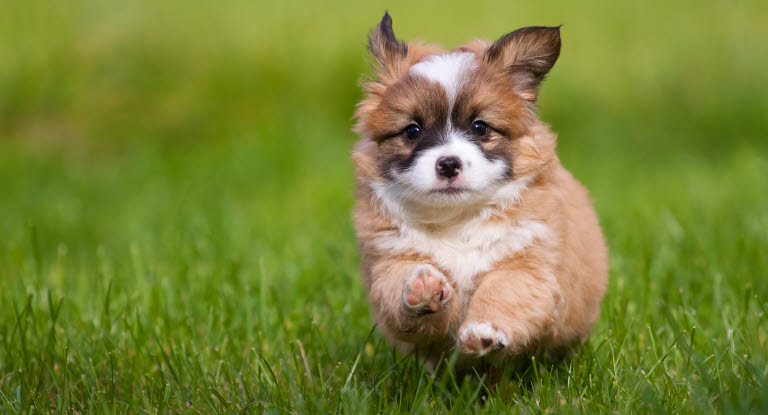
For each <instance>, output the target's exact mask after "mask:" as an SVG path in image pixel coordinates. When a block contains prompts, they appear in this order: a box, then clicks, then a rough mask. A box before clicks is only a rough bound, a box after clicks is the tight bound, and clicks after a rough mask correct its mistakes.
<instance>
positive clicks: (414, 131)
mask: <svg viewBox="0 0 768 415" xmlns="http://www.w3.org/2000/svg"><path fill="white" fill-rule="evenodd" d="M420 135H421V128H419V126H418V125H416V124H411V125H409V126H407V127H405V136H406V137H407V138H408V139H409V140H415V139H417V138H419V136H420Z"/></svg>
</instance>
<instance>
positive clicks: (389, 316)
mask: <svg viewBox="0 0 768 415" xmlns="http://www.w3.org/2000/svg"><path fill="white" fill-rule="evenodd" d="M371 271H372V275H371V277H372V282H371V285H370V289H369V292H368V297H369V299H370V301H371V304H372V306H373V311H374V316H375V318H376V321H377V322H378V323H379V325H380V326H381V328H382V329H383V330H384V332H385V333H386V334H388V335H389V336H390V337H392V338H393V339H396V340H399V341H402V342H406V343H413V344H428V343H430V342H431V341H435V340H438V339H441V338H443V337H445V334H446V332H447V331H448V328H449V327H450V326H451V324H453V327H456V318H457V315H458V310H457V308H458V307H457V306H456V304H457V300H456V295H455V293H454V289H453V287H452V286H451V284H450V282H449V281H448V279H447V278H446V277H445V275H443V273H442V272H440V271H439V270H438V269H437V268H435V267H434V266H433V265H431V264H429V263H426V262H420V261H403V260H397V259H387V260H385V261H382V262H381V263H378V264H376V265H375V266H374V267H373V269H372V270H371Z"/></svg>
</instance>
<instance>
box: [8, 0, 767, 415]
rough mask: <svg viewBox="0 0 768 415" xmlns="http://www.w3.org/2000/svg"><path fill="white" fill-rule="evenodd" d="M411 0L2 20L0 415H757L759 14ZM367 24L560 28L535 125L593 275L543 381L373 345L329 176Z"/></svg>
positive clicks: (405, 31)
mask: <svg viewBox="0 0 768 415" xmlns="http://www.w3.org/2000/svg"><path fill="white" fill-rule="evenodd" d="M275 3H277V2H275ZM411 3H413V2H408V3H406V2H400V3H399V4H394V5H393V4H388V5H386V6H385V5H383V4H382V5H377V4H369V3H366V2H354V3H352V2H350V3H329V4H324V5H321V4H320V3H318V4H300V3H298V2H287V3H280V5H277V4H269V5H262V4H259V3H255V2H246V1H232V2H227V3H226V4H221V5H218V4H217V5H214V3H210V4H208V3H204V2H179V1H161V2H149V1H136V2H129V3H126V4H118V3H110V2H107V3H104V2H96V1H88V0H80V1H77V2H64V1H56V0H48V1H37V0H34V1H32V2H28V3H23V4H22V3H21V2H18V3H12V4H5V5H4V6H3V8H2V9H3V13H2V14H0V413H3V414H5V413H8V414H16V413H18V414H28V413H86V412H89V413H262V412H266V413H285V412H291V413H293V412H296V413H304V412H310V413H327V412H346V413H372V412H403V413H406V412H413V413H430V414H431V413H463V412H479V413H499V412H512V413H518V412H526V413H552V412H554V413H578V412H585V413H596V412H611V413H653V414H662V413H705V414H706V413H756V414H757V413H766V412H768V313H767V311H768V193H766V189H768V132H767V130H766V114H768V101H766V100H765V97H766V85H768V76H767V75H766V74H765V70H764V69H765V68H766V67H768V55H766V54H764V53H762V52H759V51H761V50H763V46H764V45H763V44H762V43H764V42H763V41H762V40H763V39H766V38H768V29H766V27H765V25H764V22H765V21H766V19H767V18H768V10H767V9H768V6H766V4H758V2H757V1H754V2H727V3H716V2H702V3H697V4H685V3H675V2H663V1H660V0H659V1H656V0H654V1H651V2H644V3H642V4H640V3H638V4H637V5H628V4H622V3H615V2H608V1H604V2H597V3H594V4H592V5H590V6H589V7H587V6H586V5H584V4H582V3H577V2H562V3H560V4H541V5H539V4H538V3H537V4H536V5H533V3H531V4H512V3H509V2H504V3H501V4H496V5H493V4H490V3H487V2H482V1H481V2H474V3H472V4H471V5H469V4H467V3H466V2H459V1H449V2H448V3H446V2H441V3H439V4H431V5H430V4H411ZM763 3H764V2H763ZM470 6H471V7H470ZM385 7H387V8H389V10H390V12H391V14H392V15H393V18H394V21H395V31H396V33H397V34H398V35H400V36H401V37H402V38H404V39H410V38H412V37H416V36H418V37H421V38H424V39H426V40H430V41H437V42H440V43H444V44H446V45H455V44H458V43H460V42H463V41H465V40H468V39H469V38H471V37H473V36H481V37H487V38H495V37H497V36H499V35H501V34H503V33H504V32H505V31H509V30H512V29H514V28H517V27H519V26H523V25H533V24H560V23H564V24H565V26H564V29H563V35H564V52H563V55H562V57H561V59H560V61H559V62H558V64H557V65H556V66H555V69H554V71H553V72H552V74H551V76H550V78H549V79H548V81H547V82H546V83H545V85H544V89H543V91H542V97H541V101H540V103H541V116H542V118H543V119H544V120H545V121H547V122H549V123H551V124H552V126H553V129H555V130H556V131H557V132H558V133H559V134H560V144H559V146H560V155H561V158H562V160H563V162H564V164H565V165H566V166H567V167H568V168H570V169H571V170H572V171H573V172H574V173H575V175H576V176H577V177H579V178H580V179H581V180H582V181H583V182H584V183H585V184H586V185H587V186H588V187H589V188H590V190H591V192H592V195H593V198H594V200H595V203H596V207H597V210H598V212H599V214H600V218H601V222H602V225H603V227H604V230H605V234H606V237H607V240H608V244H609V246H610V249H611V257H610V258H611V281H610V287H609V291H608V294H607V296H606V298H605V302H604V304H603V310H602V314H601V317H600V319H599V321H598V323H597V324H596V326H595V328H594V331H593V334H592V336H591V338H590V339H589V341H588V342H587V344H586V345H585V347H584V348H583V349H582V350H581V352H580V353H579V354H578V355H577V356H576V357H574V358H573V359H572V360H570V361H568V362H566V363H565V364H563V365H562V366H559V367H556V368H551V367H549V366H548V365H546V364H544V363H538V362H537V363H534V364H533V365H532V366H530V367H529V368H528V369H527V370H526V371H517V372H515V371H511V370H508V371H506V372H505V373H504V374H503V376H504V377H505V378H506V381H505V382H503V383H502V385H501V386H500V387H498V388H496V389H488V388H487V387H486V382H485V381H484V380H479V379H477V378H476V377H472V376H470V377H467V378H460V377H458V376H454V374H453V373H452V372H450V371H449V372H447V374H446V375H444V376H441V377H433V376H431V375H428V374H427V373H425V371H424V368H423V362H421V361H419V360H418V359H416V358H414V357H413V356H403V355H400V354H398V353H396V352H395V351H394V350H393V348H392V347H391V346H390V345H389V344H388V343H387V342H386V340H385V339H384V338H383V337H382V336H381V334H379V333H378V332H376V331H373V332H372V328H373V322H372V320H371V318H370V316H369V311H368V306H367V304H366V301H365V296H364V292H363V289H362V287H361V284H360V282H359V276H358V272H357V261H358V258H357V253H356V248H355V242H354V237H353V232H352V226H351V222H350V218H349V216H350V215H349V213H350V211H351V206H352V203H353V201H354V200H353V196H352V195H353V177H352V168H351V165H350V163H349V162H348V155H349V152H350V149H351V146H352V143H353V142H354V140H355V137H354V135H353V134H352V133H351V132H350V131H349V130H350V126H351V124H352V121H351V120H350V117H351V114H352V111H353V107H354V103H355V102H356V101H357V100H358V99H359V98H360V92H359V90H358V87H357V81H358V80H359V77H360V74H361V73H363V72H366V71H367V66H366V65H367V64H366V56H365V52H364V39H365V36H366V33H367V30H368V29H369V28H371V27H372V26H373V25H374V24H375V23H376V21H377V20H378V19H379V18H380V17H381V14H382V13H383V10H384V8H385ZM468 7H469V8H468Z"/></svg>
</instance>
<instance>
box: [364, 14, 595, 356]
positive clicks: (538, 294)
mask: <svg viewBox="0 0 768 415" xmlns="http://www.w3.org/2000/svg"><path fill="white" fill-rule="evenodd" d="M387 18H388V16H385V20H384V21H383V22H382V25H383V26H385V27H384V28H385V29H386V19H387ZM388 29H389V32H391V20H390V21H389V27H388ZM380 30H381V27H380ZM521 30H522V29H521ZM533 33H534V35H533V36H530V33H527V32H520V31H516V32H512V34H510V35H507V36H505V37H503V38H502V39H500V40H499V41H498V42H496V43H495V44H493V46H490V43H488V42H484V41H473V42H471V43H469V44H467V45H465V46H462V47H460V48H458V49H457V50H461V51H468V52H471V53H474V54H476V55H477V56H478V61H479V62H481V64H480V65H479V67H478V69H477V71H476V72H475V73H474V74H473V77H472V79H471V80H469V81H468V82H467V84H466V85H465V86H464V87H463V89H462V91H461V92H460V93H459V94H458V96H457V99H456V105H455V106H454V108H453V111H454V112H453V114H452V116H453V117H455V119H458V120H468V122H469V123H471V122H472V121H471V120H472V118H473V117H475V114H477V113H482V114H483V117H484V119H485V120H487V121H488V123H489V124H491V125H494V127H495V128H496V129H497V130H498V132H496V131H494V133H492V135H491V136H490V138H489V139H488V140H487V141H485V142H483V143H482V146H483V148H484V149H485V150H486V151H487V152H491V153H493V154H500V155H503V157H505V159H507V160H509V161H510V164H511V166H512V171H511V172H510V179H513V180H527V181H528V185H527V188H526V190H524V191H523V192H522V193H521V194H520V196H519V198H518V199H517V200H516V201H515V202H514V203H509V204H499V205H493V204H491V205H487V206H475V205H471V206H449V207H445V208H442V209H441V208H435V209H434V211H433V212H431V214H433V215H434V217H442V216H441V215H443V214H444V213H445V212H444V211H450V212H448V214H447V215H446V216H445V218H446V220H444V221H435V222H434V223H430V224H423V226H422V228H420V229H421V230H422V231H423V232H425V233H429V232H432V233H436V232H440V231H441V229H442V228H441V227H446V228H445V229H448V228H449V227H450V226H453V225H455V224H457V223H461V222H462V221H465V220H468V219H470V218H474V217H479V216H478V215H481V214H483V213H484V212H485V213H487V215H486V216H485V217H486V219H485V222H484V223H483V224H481V225H479V226H491V225H494V226H495V225H501V226H515V224H517V223H520V221H523V220H536V221H539V222H541V223H543V224H544V225H546V227H547V229H548V230H549V233H548V234H547V235H546V236H539V237H537V238H536V239H535V240H534V241H533V242H532V243H531V244H530V245H528V246H526V247H525V249H524V250H522V251H517V252H510V253H509V254H508V255H506V256H505V257H504V258H502V259H501V260H499V261H497V262H496V263H495V264H494V265H493V267H492V269H490V270H489V271H487V272H485V273H483V274H482V275H476V276H474V279H473V284H474V287H473V289H472V290H468V291H461V290H460V289H459V287H458V286H457V285H456V283H455V280H454V278H453V277H454V276H452V275H451V274H450V270H448V269H445V268H441V267H440V264H438V263H437V262H436V261H434V260H433V258H430V256H429V255H426V254H425V253H423V252H419V251H418V250H408V251H390V250H386V249H382V248H381V242H382V241H388V240H392V238H399V237H401V236H400V233H401V232H402V229H400V225H399V224H398V221H397V220H394V218H393V217H392V216H391V213H390V212H388V211H387V209H385V208H384V207H383V206H382V203H381V202H380V201H379V200H378V199H377V197H376V195H375V192H374V191H373V189H372V187H371V183H372V182H373V181H376V180H381V179H382V178H383V177H385V176H386V171H385V166H387V165H388V163H389V160H390V159H391V158H392V157H405V156H407V155H408V154H409V152H410V151H412V150H411V148H410V147H409V145H408V144H407V143H406V142H404V140H402V139H401V137H399V136H396V134H397V133H398V130H399V129H401V128H402V125H403V124H404V123H406V122H408V117H409V116H411V117H412V114H414V113H415V112H418V111H422V114H421V115H420V116H421V117H422V118H424V121H423V123H424V125H429V122H430V121H429V118H430V117H435V116H436V114H439V113H441V111H440V110H439V108H440V105H442V104H440V103H441V102H444V100H445V98H444V92H443V91H441V90H440V89H439V88H436V87H435V86H434V85H430V84H429V83H425V82H423V80H422V83H421V84H417V83H415V82H414V80H413V79H412V78H411V77H410V75H409V73H408V68H410V66H412V65H413V64H415V63H416V62H418V61H419V60H421V59H423V57H425V56H428V55H430V54H435V53H441V52H442V51H441V50H440V49H439V48H436V47H434V46H429V45H423V44H415V43H412V44H409V45H407V46H404V45H402V44H400V45H402V47H396V46H393V45H392V44H391V43H390V45H389V46H386V45H382V44H380V43H381V42H387V41H389V42H391V41H393V40H394V36H393V35H392V36H391V38H390V39H388V40H387V39H385V36H382V35H377V34H372V36H371V42H372V47H371V50H372V54H373V55H374V57H375V59H376V61H377V65H378V69H377V72H376V76H377V79H376V80H372V81H370V82H368V83H367V84H366V85H365V87H364V89H365V91H366V92H367V96H366V97H365V99H364V100H363V101H362V102H361V103H360V104H359V106H358V110H357V113H356V115H357V117H358V124H357V127H356V131H357V132H358V133H360V134H361V139H360V141H359V142H358V144H357V145H356V147H355V150H354V152H353V155H352V159H353V162H354V164H355V167H356V173H355V174H356V177H357V183H358V203H357V206H356V208H355V213H354V220H355V225H356V232H357V239H358V244H359V249H360V254H361V274H362V278H363V282H364V285H365V289H366V291H367V294H368V299H369V301H370V303H371V306H372V310H373V316H374V318H375V319H376V321H377V323H378V324H379V327H380V328H381V329H382V330H383V331H384V333H385V334H386V335H387V336H388V337H389V338H390V339H392V340H393V341H394V342H395V343H396V344H398V345H399V346H401V347H402V348H404V349H409V348H411V347H413V346H414V345H416V346H419V347H420V348H421V349H422V350H425V349H428V350H430V352H429V353H428V354H429V356H431V357H435V356H439V354H440V353H444V352H449V351H450V350H451V349H452V348H453V347H455V346H458V347H459V348H460V350H462V351H464V352H468V353H472V352H473V348H472V344H466V343H467V342H465V343H462V342H461V341H460V340H457V333H459V332H461V330H462V329H463V328H465V327H468V325H471V324H473V323H478V322H491V323H492V324H493V325H494V327H497V328H498V329H499V330H502V331H504V333H506V334H507V336H508V337H509V339H510V344H508V345H506V346H507V347H506V348H505V351H504V352H503V353H506V354H518V353H521V352H523V351H527V350H532V349H545V350H551V349H556V348H560V347H562V346H566V345H569V344H571V343H573V342H578V341H583V340H584V339H585V338H586V337H587V336H588V334H589V331H590V329H591V327H592V325H593V323H594V321H595V319H596V318H597V315H598V313H599V308H600V302H601V300H602V297H603V294H604V292H605V286H606V282H607V249H606V247H605V244H604V241H603V236H602V233H601V230H600V227H599V224H598V219H597V216H596V214H595V212H594V209H593V208H592V202H591V200H590V198H589V196H588V194H587V191H586V190H585V189H584V187H583V186H581V184H579V183H578V182H577V181H576V180H575V179H574V178H573V176H572V175H571V174H570V173H569V172H568V171H566V170H565V169H564V168H563V167H562V165H561V164H560V162H559V160H558V158H557V156H556V154H555V144H556V136H555V135H554V134H553V133H552V132H551V131H550V130H549V128H548V127H547V126H546V125H544V124H543V123H541V122H540V121H539V120H538V118H537V117H536V114H535V108H534V106H533V103H532V102H533V101H534V100H535V97H536V87H537V86H538V84H539V82H540V81H541V79H542V78H543V76H544V74H545V73H546V71H548V70H549V68H550V67H551V65H552V64H554V59H556V58H557V54H558V53H559V44H560V43H559V34H558V35H557V36H556V39H555V38H554V36H555V35H554V34H553V33H554V32H552V31H544V32H541V31H534V32H533ZM377 42H378V43H377ZM555 43H556V46H557V47H556V51H555V47H554V45H555ZM489 48H490V49H489ZM548 59H549V60H551V62H550V61H549V60H548ZM409 114H410V115H409ZM393 135H395V136H394V137H393ZM420 264H431V265H433V266H434V267H435V268H437V269H438V270H439V271H440V272H442V273H443V274H444V275H445V276H446V278H447V279H448V282H449V284H451V285H452V287H453V290H454V292H455V294H454V295H453V296H452V297H450V299H449V300H448V301H447V302H446V303H445V304H444V306H443V308H442V309H441V310H440V311H439V312H437V313H433V314H427V315H419V314H416V313H413V312H412V311H410V310H409V309H407V307H405V306H404V304H403V297H402V296H403V294H402V293H403V287H404V284H405V283H406V279H407V278H408V277H409V275H410V274H411V272H412V271H413V269H414V268H415V267H416V266H418V265H420ZM483 341H484V340H483ZM457 342H458V344H457Z"/></svg>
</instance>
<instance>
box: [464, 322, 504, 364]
mask: <svg viewBox="0 0 768 415" xmlns="http://www.w3.org/2000/svg"><path fill="white" fill-rule="evenodd" d="M458 345H459V349H460V350H461V351H462V352H463V353H469V354H475V355H478V356H482V355H484V354H486V353H488V352H492V351H496V350H501V349H503V348H505V347H507V345H509V338H507V335H506V334H504V332H503V331H501V330H498V329H497V328H495V327H494V326H493V325H492V324H491V323H489V322H487V321H482V322H465V323H464V324H462V325H461V328H459V338H458Z"/></svg>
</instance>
